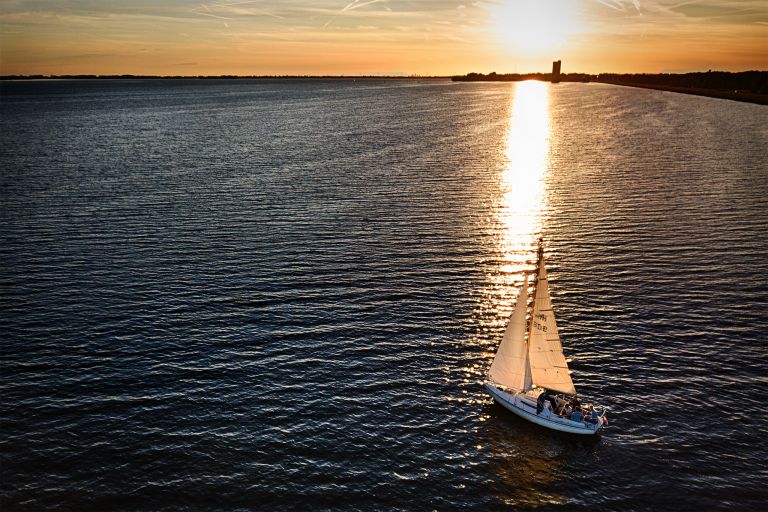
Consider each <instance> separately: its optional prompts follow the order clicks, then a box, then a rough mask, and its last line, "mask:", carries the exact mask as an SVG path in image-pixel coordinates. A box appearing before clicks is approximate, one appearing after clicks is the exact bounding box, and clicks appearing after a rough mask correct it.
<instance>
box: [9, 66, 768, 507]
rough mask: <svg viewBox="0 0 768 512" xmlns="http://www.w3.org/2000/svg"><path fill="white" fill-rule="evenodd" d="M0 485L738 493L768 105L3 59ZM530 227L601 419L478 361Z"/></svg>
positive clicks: (756, 381) (502, 497) (513, 502)
mask: <svg viewBox="0 0 768 512" xmlns="http://www.w3.org/2000/svg"><path fill="white" fill-rule="evenodd" d="M0 114H1V115H2V117H1V119H0V137H1V141H2V147H1V148H0V151H1V152H0V167H1V168H2V175H1V180H2V181H1V182H0V183H1V186H2V188H1V189H0V191H1V192H0V193H1V194H2V208H1V209H0V220H1V221H2V222H1V225H0V233H1V234H2V246H1V247H0V258H2V260H1V261H2V269H0V279H1V281H2V295H1V299H0V300H1V302H0V306H1V307H2V317H1V318H0V332H1V333H2V353H1V354H0V357H1V361H2V374H1V375H0V422H1V423H0V425H1V432H0V434H1V435H0V456H1V457H2V459H1V460H0V471H1V475H0V476H1V478H0V499H1V500H2V501H0V508H2V509H3V510H4V511H11V510H35V511H37V510H78V511H81V510H142V511H144V510H146V511H157V510H227V511H229V510H250V509H253V510H283V509H285V510H307V509H310V508H312V509H316V510H325V509H329V510H330V509H333V510H374V509H378V510H404V511H405V510H407V511H411V510H413V511H418V510H459V509H466V510H478V509H480V510H495V509H503V508H506V507H512V508H515V509H533V508H539V507H541V508H544V509H552V510H560V509H562V510H572V509H573V510H575V509H579V508H581V507H589V508H590V509H592V510H651V509H653V510H697V511H698V510H732V509H739V510H754V509H757V508H759V507H761V506H763V505H764V503H765V502H766V500H768V492H767V491H766V484H768V471H767V470H766V462H765V461H766V455H765V453H763V452H764V450H762V449H761V448H762V445H763V441H764V440H765V438H766V434H768V432H767V430H768V429H767V428H766V422H768V414H767V413H766V406H765V403H764V402H765V399H766V389H767V388H766V384H767V381H768V361H767V358H766V355H767V350H766V332H767V331H768V318H767V317H768V313H767V311H768V282H767V278H766V275H768V164H767V163H766V162H768V128H767V127H768V109H766V107H764V106H758V105H749V104H741V103H736V102H729V101H724V100H717V99H709V98H701V97H694V96H684V95H679V94H673V93H662V92H658V91H649V90H641V89H631V88H619V87H615V86H608V85H598V84H559V85H557V86H550V85H545V84H539V85H536V84H534V85H530V84H518V85H515V84H472V83H462V84H453V83H450V82H447V81H446V82H437V81H424V82H418V81H364V82H352V81H304V82H303V81H284V82H281V81H220V82H217V81H146V82H142V81H135V82H134V81H119V82H109V81H98V82H87V81H86V82H44V83H35V82H26V83H8V82H6V83H3V84H2V96H1V99H0ZM539 235H543V236H544V237H545V240H546V252H547V256H548V261H549V270H550V279H551V285H552V288H553V298H554V303H555V309H556V314H557V316H558V319H559V323H560V328H561V333H562V335H563V340H564V345H565V347H566V352H567V355H568V356H569V357H570V358H571V359H572V362H571V368H572V370H573V377H574V380H575V382H576V386H577V388H578V389H579V391H580V393H581V394H582V395H583V396H585V397H586V398H588V399H593V400H597V401H599V402H600V403H602V404H604V405H606V406H608V407H609V408H610V414H609V415H610V419H611V424H610V426H609V428H607V429H606V430H605V432H604V434H603V435H602V436H601V437H600V438H599V439H596V440H594V441H583V440H575V439H571V438H567V437H562V436H558V435H555V434H552V433H549V432H548V431H544V430H541V429H540V428H538V427H535V426H532V425H529V424H527V423H525V422H523V421H522V420H519V419H518V418H517V417H515V416H513V415H511V414H509V413H507V412H506V411H505V410H503V409H501V408H500V407H499V406H497V405H494V404H493V403H492V401H491V400H490V398H489V397H488V396H487V395H486V394H485V392H484V391H483V389H482V386H481V383H482V381H483V379H484V375H485V372H486V371H487V368H488V367H489V365H490V361H491V358H492V357H493V351H494V350H495V347H496V345H497V344H498V341H499V339H500V337H501V334H502V331H503V328H504V322H505V318H506V315H507V314H508V313H509V309H510V305H511V303H512V302H513V300H514V296H515V293H516V285H517V284H518V283H519V282H520V280H521V279H522V271H523V270H525V267H526V263H525V262H526V260H527V259H530V258H532V254H533V253H532V251H533V243H534V240H535V238H536V237H538V236H539Z"/></svg>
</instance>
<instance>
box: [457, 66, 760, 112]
mask: <svg viewBox="0 0 768 512" xmlns="http://www.w3.org/2000/svg"><path fill="white" fill-rule="evenodd" d="M552 78H553V77H552V74H551V73H526V74H518V73H505V74H497V73H489V74H487V75H484V74H482V73H469V74H467V75H463V76H454V77H452V78H451V79H452V80H453V81H455V82H517V81H520V80H543V81H553V79H552ZM554 81H559V82H599V83H604V84H613V85H623V86H627V87H641V88H644V89H656V90H660V91H670V92H679V93H683V94H694V95H697V96H707V97H710V98H721V99H728V100H735V101H744V102H748V103H757V104H760V105H768V71H741V72H737V73H731V72H728V71H707V72H700V73H680V74H677V73H659V74H645V73H642V74H641V73H634V74H617V73H601V74H598V75H590V74H586V73H562V74H560V75H559V76H558V77H557V79H556V80H554Z"/></svg>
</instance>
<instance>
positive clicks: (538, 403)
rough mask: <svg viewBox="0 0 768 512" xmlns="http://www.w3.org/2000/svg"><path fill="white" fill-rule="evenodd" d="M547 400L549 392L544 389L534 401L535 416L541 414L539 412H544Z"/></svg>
mask: <svg viewBox="0 0 768 512" xmlns="http://www.w3.org/2000/svg"><path fill="white" fill-rule="evenodd" d="M548 399H549V390H548V389H545V390H544V392H543V393H542V394H540V395H539V397H538V398H537V399H536V414H537V415H539V414H541V411H543V410H544V402H546V401H547V400H548Z"/></svg>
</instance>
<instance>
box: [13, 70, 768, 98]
mask: <svg viewBox="0 0 768 512" xmlns="http://www.w3.org/2000/svg"><path fill="white" fill-rule="evenodd" d="M449 78H450V79H451V80H453V81H454V82H519V81H522V80H541V81H547V82H550V81H553V80H552V74H551V73H495V72H491V73H488V74H487V75H486V74H483V73H468V74H466V75H461V76H452V77H447V76H426V75H425V76H422V75H408V76H388V75H130V74H122V75H90V74H78V75H0V81H9V80H276V79H277V80H446V79H449ZM554 81H556V82H598V83H605V84H613V85H623V86H627V87H640V88H644V89H656V90H660V91H670V92H678V93H683V94H693V95H697V96H707V97H710V98H721V99H728V100H735V101H744V102H748V103H757V104H760V105H768V71H741V72H735V73H732V72H728V71H707V72H697V73H679V74H678V73H658V74H646V73H634V74H617V73H600V74H597V75H593V74H588V73H561V74H560V75H558V77H557V78H556V80H554Z"/></svg>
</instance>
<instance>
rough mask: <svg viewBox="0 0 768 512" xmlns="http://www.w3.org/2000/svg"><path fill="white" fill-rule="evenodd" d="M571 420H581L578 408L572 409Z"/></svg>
mask: <svg viewBox="0 0 768 512" xmlns="http://www.w3.org/2000/svg"><path fill="white" fill-rule="evenodd" d="M571 421H581V411H580V410H575V411H573V414H571Z"/></svg>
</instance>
